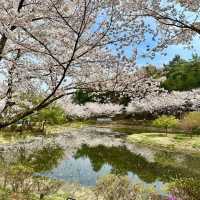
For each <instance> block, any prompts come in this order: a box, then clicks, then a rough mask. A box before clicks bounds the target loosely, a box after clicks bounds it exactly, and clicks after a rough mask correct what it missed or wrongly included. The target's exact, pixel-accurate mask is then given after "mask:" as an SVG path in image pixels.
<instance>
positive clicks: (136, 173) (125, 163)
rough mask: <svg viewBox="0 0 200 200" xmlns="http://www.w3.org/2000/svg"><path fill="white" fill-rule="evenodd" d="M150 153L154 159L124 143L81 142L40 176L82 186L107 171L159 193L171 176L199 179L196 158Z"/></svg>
mask: <svg viewBox="0 0 200 200" xmlns="http://www.w3.org/2000/svg"><path fill="white" fill-rule="evenodd" d="M149 151H151V149H149ZM154 153H155V156H154V161H153V162H150V161H148V160H147V159H146V158H144V157H143V156H142V155H140V154H136V153H133V152H130V151H129V150H128V149H127V148H126V147H125V146H124V147H123V146H122V147H106V146H103V145H99V146H95V147H89V146H88V145H83V146H82V147H81V148H80V149H78V150H77V152H76V154H75V155H74V156H71V157H69V158H68V159H64V160H61V161H60V163H59V164H58V165H57V166H56V167H55V168H53V169H52V170H49V171H46V172H43V173H41V175H43V176H47V177H50V178H55V179H59V180H64V181H66V182H77V183H80V184H81V185H83V186H94V185H95V184H96V182H97V180H98V179H99V178H100V177H102V176H105V175H107V174H110V173H112V174H116V175H127V176H128V177H129V178H130V180H131V181H133V182H134V183H136V184H142V185H143V186H144V187H149V188H154V189H155V190H156V191H157V192H159V193H160V194H165V193H166V187H165V186H166V183H168V182H170V181H171V180H172V179H173V178H179V177H195V178H197V177H199V178H200V171H199V166H200V158H194V157H192V156H186V155H184V156H183V155H180V154H174V153H169V152H164V151H157V152H154Z"/></svg>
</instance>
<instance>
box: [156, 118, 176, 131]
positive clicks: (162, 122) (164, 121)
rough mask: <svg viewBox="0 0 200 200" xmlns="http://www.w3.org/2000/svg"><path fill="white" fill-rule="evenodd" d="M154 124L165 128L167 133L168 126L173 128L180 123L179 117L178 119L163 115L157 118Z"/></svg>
mask: <svg viewBox="0 0 200 200" xmlns="http://www.w3.org/2000/svg"><path fill="white" fill-rule="evenodd" d="M152 124H153V126H155V127H158V128H165V130H166V133H167V131H168V128H173V127H176V126H177V125H178V119H176V118H175V117H174V116H166V115H162V116H161V117H159V118H157V119H155V120H154V121H153V123H152Z"/></svg>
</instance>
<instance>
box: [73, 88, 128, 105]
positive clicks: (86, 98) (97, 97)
mask: <svg viewBox="0 0 200 200" xmlns="http://www.w3.org/2000/svg"><path fill="white" fill-rule="evenodd" d="M130 101H131V99H130V97H129V96H128V95H123V96H121V95H120V94H119V93H117V92H114V91H106V92H97V93H93V92H89V91H84V90H77V91H76V93H75V94H74V96H73V102H74V103H76V104H80V105H81V104H83V105H84V104H86V103H87V102H98V103H108V102H111V103H116V104H121V105H125V106H127V105H128V103H129V102H130Z"/></svg>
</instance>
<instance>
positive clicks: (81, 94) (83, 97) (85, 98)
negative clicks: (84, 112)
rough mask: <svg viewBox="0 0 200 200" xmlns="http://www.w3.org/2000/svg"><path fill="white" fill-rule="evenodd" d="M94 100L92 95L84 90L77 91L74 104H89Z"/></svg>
mask: <svg viewBox="0 0 200 200" xmlns="http://www.w3.org/2000/svg"><path fill="white" fill-rule="evenodd" d="M93 99H94V97H93V95H92V93H90V92H88V91H84V90H81V89H79V90H77V91H76V92H75V94H74V95H73V102H74V103H76V104H83V105H84V104H85V103H87V102H92V101H93Z"/></svg>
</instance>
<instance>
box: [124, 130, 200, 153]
mask: <svg viewBox="0 0 200 200" xmlns="http://www.w3.org/2000/svg"><path fill="white" fill-rule="evenodd" d="M127 140H128V141H129V142H131V143H140V144H143V145H148V146H153V147H158V148H164V149H168V150H175V151H178V152H191V153H200V136H199V135H195V136H193V137H192V138H191V137H190V134H183V133H170V134H167V135H166V134H165V133H140V134H132V135H129V136H128V137H127Z"/></svg>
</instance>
